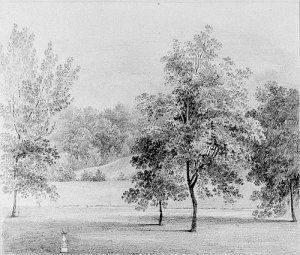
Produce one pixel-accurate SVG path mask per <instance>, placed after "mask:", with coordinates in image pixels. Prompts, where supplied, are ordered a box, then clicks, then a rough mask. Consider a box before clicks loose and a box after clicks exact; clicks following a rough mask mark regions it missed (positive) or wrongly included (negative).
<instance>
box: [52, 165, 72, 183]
mask: <svg viewBox="0 0 300 255" xmlns="http://www.w3.org/2000/svg"><path fill="white" fill-rule="evenodd" d="M75 179H76V174H75V173H74V171H73V169H72V168H70V167H65V166H58V167H54V168H52V169H51V171H50V173H49V180H51V181H55V182H70V181H74V180H75Z"/></svg>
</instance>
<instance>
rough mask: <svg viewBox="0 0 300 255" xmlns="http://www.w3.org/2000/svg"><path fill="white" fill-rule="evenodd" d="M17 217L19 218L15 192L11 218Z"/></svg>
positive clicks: (15, 192) (15, 193)
mask: <svg viewBox="0 0 300 255" xmlns="http://www.w3.org/2000/svg"><path fill="white" fill-rule="evenodd" d="M16 216H17V190H14V202H13V209H12V212H11V217H16Z"/></svg>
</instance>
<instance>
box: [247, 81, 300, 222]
mask: <svg viewBox="0 0 300 255" xmlns="http://www.w3.org/2000/svg"><path fill="white" fill-rule="evenodd" d="M257 99H258V101H259V102H260V106H259V107H258V109H257V110H253V111H251V112H250V114H251V115H252V116H253V117H255V118H256V119H257V120H259V121H260V123H261V125H262V127H263V128H264V133H265V137H266V139H265V140H264V141H263V142H262V143H261V144H258V143H255V144H254V145H253V146H254V148H253V151H254V155H253V162H254V164H253V167H252V170H251V171H250V173H249V174H248V179H249V180H251V181H254V183H255V184H256V185H259V186H261V189H260V191H255V192H254V193H253V195H252V199H253V200H258V199H259V200H261V205H260V206H259V207H258V208H259V209H260V210H256V211H254V215H255V216H257V217H270V216H272V215H273V214H275V216H282V215H284V214H285V213H286V207H287V203H288V202H289V204H290V208H291V216H292V221H294V222H295V221H297V219H296V214H295V210H294V207H295V205H294V203H295V201H297V200H298V198H299V142H300V140H299V92H298V91H297V90H296V89H286V88H284V87H281V86H279V85H278V84H277V83H276V82H269V83H267V84H266V85H265V86H264V87H263V88H262V89H259V90H258V92H257Z"/></svg>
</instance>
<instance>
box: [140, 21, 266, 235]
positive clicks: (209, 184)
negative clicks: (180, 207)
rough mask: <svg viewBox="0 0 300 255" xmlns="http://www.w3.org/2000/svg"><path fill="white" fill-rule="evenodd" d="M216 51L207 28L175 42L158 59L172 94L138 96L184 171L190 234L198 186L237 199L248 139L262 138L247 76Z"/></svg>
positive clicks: (228, 199) (229, 199)
mask: <svg viewBox="0 0 300 255" xmlns="http://www.w3.org/2000/svg"><path fill="white" fill-rule="evenodd" d="M220 48H221V43H219V42H218V41H217V40H216V39H215V38H213V37H212V28H211V27H210V26H206V27H205V30H204V31H202V32H201V33H200V34H198V35H195V36H194V39H193V40H192V41H188V42H186V43H185V44H183V45H182V44H181V43H180V42H179V41H177V40H175V42H174V45H173V50H172V51H170V52H168V54H167V55H166V56H164V57H163V58H162V62H163V63H164V64H165V69H164V70H165V84H166V85H167V86H170V87H171V89H172V91H171V93H170V94H167V95H163V94H159V95H157V96H154V95H152V96H149V95H147V94H143V95H141V96H140V97H139V100H140V103H139V108H140V109H141V111H142V113H143V114H144V115H145V116H148V118H149V119H154V120H156V122H157V123H159V125H157V126H156V127H155V128H153V127H151V128H149V129H148V130H149V132H151V133H155V134H157V137H159V136H160V135H162V134H164V136H165V137H168V138H169V139H168V144H167V148H169V149H170V150H174V151H175V152H176V153H175V156H174V158H173V161H175V162H176V164H178V165H179V166H180V169H181V170H182V171H183V172H185V175H186V180H187V184H188V188H189V192H190V196H191V199H192V205H193V217H192V225H191V229H190V231H191V232H195V231H196V227H197V199H196V196H195V192H194V187H195V186H196V184H197V185H198V189H199V192H200V193H201V194H203V195H206V196H211V195H213V194H217V195H221V194H223V197H224V199H225V201H226V202H234V201H235V200H234V198H235V197H240V194H239V188H238V185H240V184H242V183H243V180H242V178H241V173H242V172H243V171H245V170H244V169H247V168H249V164H250V162H249V159H250V156H251V150H250V149H251V148H250V147H249V141H250V140H258V141H259V140H260V139H262V138H263V134H262V130H261V127H260V124H259V122H258V121H256V120H254V119H253V118H251V117H250V116H246V113H247V111H248V105H247V91H246V89H245V83H246V81H247V79H248V77H249V75H250V74H251V72H250V70H249V69H248V68H247V69H245V70H241V69H237V68H236V67H235V64H234V62H233V61H232V60H231V59H230V58H224V59H219V58H217V57H218V51H219V49H220ZM160 119H161V121H160ZM161 123H163V124H161Z"/></svg>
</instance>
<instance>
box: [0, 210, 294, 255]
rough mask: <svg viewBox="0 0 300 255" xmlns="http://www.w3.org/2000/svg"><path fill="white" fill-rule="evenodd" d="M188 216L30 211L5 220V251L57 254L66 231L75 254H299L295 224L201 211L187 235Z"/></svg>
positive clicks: (181, 213) (244, 214) (236, 213)
mask: <svg viewBox="0 0 300 255" xmlns="http://www.w3.org/2000/svg"><path fill="white" fill-rule="evenodd" d="M7 212H9V211H8V210H7ZM190 213H191V212H190V210H187V209H168V210H165V218H164V225H163V226H158V225H157V218H158V217H157V216H158V215H157V210H153V209H151V210H150V211H148V212H136V211H135V210H134V209H133V208H130V207H124V208H122V207H110V208H105V207H102V208H101V207H93V208H91V207H65V208H62V207H41V208H37V207H34V208H32V207H26V208H24V209H23V213H22V216H19V217H17V218H9V217H5V218H4V222H3V233H2V236H3V240H4V242H3V243H4V252H5V254H18V253H21V254H24V253H34V254H46V253H51V254H53V253H58V252H59V247H60V242H61V235H60V232H61V229H62V228H64V229H65V230H67V232H68V234H67V240H68V245H69V251H70V253H72V254H82V253H94V254H95V253H104V254H107V253H125V254H134V253H135V254H141V253H142V254H145V253H154V254H174V253H176V254H196V253H197V254H300V242H299V236H300V231H299V230H300V229H299V228H298V227H297V224H295V223H292V222H288V221H279V220H278V221H274V220H269V221H256V220H254V219H252V218H251V211H245V210H240V211H238V210H217V209H211V210H209V209H201V210H199V217H198V231H197V233H189V232H187V231H186V230H188V229H189V226H190Z"/></svg>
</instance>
